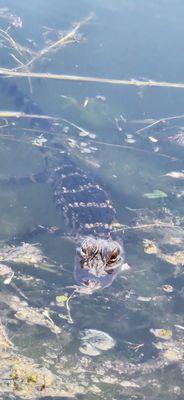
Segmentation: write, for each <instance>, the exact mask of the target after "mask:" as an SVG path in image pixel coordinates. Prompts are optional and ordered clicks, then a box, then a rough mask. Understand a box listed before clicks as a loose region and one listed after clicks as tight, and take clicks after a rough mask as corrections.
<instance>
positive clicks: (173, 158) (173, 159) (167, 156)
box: [93, 140, 179, 161]
mask: <svg viewBox="0 0 184 400" xmlns="http://www.w3.org/2000/svg"><path fill="white" fill-rule="evenodd" d="M93 143H97V144H100V145H103V146H111V147H117V148H122V149H128V150H132V151H138V152H141V153H147V154H154V155H157V156H160V157H165V158H169V159H170V160H172V161H176V160H179V159H178V158H176V157H172V156H169V155H167V154H164V153H159V152H157V153H154V152H153V151H149V150H145V149H140V148H138V147H130V146H127V145H124V144H115V143H107V142H100V141H98V140H93Z"/></svg>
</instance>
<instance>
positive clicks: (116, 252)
mask: <svg viewBox="0 0 184 400" xmlns="http://www.w3.org/2000/svg"><path fill="white" fill-rule="evenodd" d="M119 253H120V249H119V248H118V247H116V248H115V249H114V250H113V251H112V253H111V255H110V257H109V260H108V262H109V263H113V262H115V261H116V259H117V257H118V256H119Z"/></svg>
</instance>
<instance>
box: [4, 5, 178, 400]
mask: <svg viewBox="0 0 184 400" xmlns="http://www.w3.org/2000/svg"><path fill="white" fill-rule="evenodd" d="M94 19H95V15H94V14H92V13H89V15H88V16H87V17H86V18H81V21H79V22H76V23H74V24H72V27H71V28H70V29H69V30H67V31H66V30H61V29H57V28H56V27H46V26H44V27H42V29H41V37H42V40H40V41H38V42H36V41H35V40H33V39H32V38H26V37H25V36H24V35H25V31H23V27H24V19H23V18H22V17H19V16H17V15H16V13H14V12H13V11H11V10H10V9H8V8H7V7H3V8H1V9H0V22H2V28H1V29H0V45H1V49H2V50H3V52H4V54H5V56H6V57H5V56H4V58H5V60H6V64H7V68H5V67H4V66H2V67H1V66H0V88H1V93H2V97H3V103H2V105H3V106H2V107H1V108H2V109H1V110H0V123H1V125H0V142H1V146H0V151H1V156H2V157H1V163H2V170H1V176H0V186H1V188H2V192H3V195H6V194H7V193H8V194H9V197H6V196H5V200H3V197H2V200H1V203H2V204H1V207H2V208H1V214H2V221H5V224H7V225H8V226H10V228H9V232H10V233H9V236H8V239H7V241H6V240H5V232H3V223H2V221H1V240H2V242H1V243H0V289H1V290H0V358H1V363H0V396H2V398H3V397H4V396H7V398H9V397H11V398H20V399H33V398H34V399H35V398H53V399H54V398H57V397H59V398H67V399H68V398H75V399H77V398H85V399H90V400H91V399H94V398H95V397H98V398H99V399H104V400H108V399H109V400H111V399H116V400H119V399H131V400H134V399H140V400H144V399H148V398H149V399H150V400H157V399H167V400H175V399H179V400H180V399H181V398H182V397H181V396H182V395H183V388H182V386H183V376H184V363H183V360H184V338H183V333H184V324H183V305H184V292H183V283H184V281H183V265H184V249H183V243H184V230H183V227H184V217H183V196H184V193H183V186H182V185H183V179H184V165H183V143H184V140H183V137H184V134H183V132H184V130H183V127H182V121H183V118H184V116H183V115H175V116H172V117H168V116H167V117H164V116H163V117H162V118H159V117H155V118H153V117H152V118H148V117H147V116H146V115H144V117H145V118H144V117H143V118H144V119H142V118H140V119H136V118H137V117H136V118H135V119H132V117H131V118H130V117H129V116H128V113H126V111H125V110H124V106H123V107H122V104H120V105H119V106H117V104H116V102H115V101H114V99H113V100H111V99H109V98H108V96H105V95H104V93H103V89H102V86H100V85H102V84H105V85H109V86H111V85H114V84H116V85H117V86H118V87H120V85H127V86H128V87H129V86H134V87H135V88H136V86H137V87H139V88H140V91H142V90H143V87H145V86H146V87H149V86H150V87H151V86H155V87H160V88H164V87H167V88H168V90H169V88H172V87H174V88H175V90H176V89H177V88H178V89H179V88H180V89H181V88H182V85H183V84H177V83H176V84H174V83H173V84H172V83H169V82H157V81H152V80H148V79H147V80H142V81H141V80H140V79H127V80H126V79H125V80H121V79H119V80H112V79H109V78H103V77H101V78H93V77H90V76H82V75H81V76H80V75H66V74H60V73H58V74H56V73H53V74H52V73H50V72H45V71H44V72H41V71H42V70H44V69H46V70H49V66H50V65H52V61H53V60H54V57H56V56H58V55H59V54H60V51H63V50H64V49H66V48H67V51H69V49H70V50H71V51H72V49H73V46H81V47H82V46H83V45H84V43H85V40H86V35H87V34H88V27H89V26H90V28H91V27H92V26H91V24H93V20H94ZM95 23H96V20H95ZM5 25H6V26H5ZM83 31H84V32H85V36H83V34H82V32H83ZM21 32H22V34H21ZM40 43H41V44H40ZM61 55H62V53H61ZM18 77H19V78H21V79H23V78H24V79H25V82H26V85H27V86H25V87H24V85H23V84H22V81H19V80H18ZM39 78H42V79H43V82H44V84H45V85H46V84H47V83H46V82H47V80H51V79H58V87H59V82H62V84H64V82H63V81H66V82H70V81H72V82H73V85H74V83H75V82H77V84H79V85H80V84H81V82H87V83H88V84H90V85H92V84H96V85H97V86H96V90H94V91H90V89H89V87H86V89H85V90H86V93H85V94H84V87H83V90H81V92H80V90H79V91H78V92H77V93H72V90H71V94H70V93H69V90H66V88H65V86H64V85H63V87H62V88H61V91H60V92H59V93H60V94H59V97H58V99H57V102H58V103H59V106H58V110H59V109H61V110H62V115H60V114H59V113H58V112H56V114H57V115H55V114H54V115H53V112H48V109H47V111H45V109H44V107H43V106H42V104H41V105H40V102H39V101H37V97H38V93H37V92H36V93H37V95H35V88H36V87H37V86H36V85H37V84H39V85H40V81H39V82H38V81H35V80H36V79H39ZM66 82H65V84H66ZM22 87H24V89H22ZM79 88H81V86H79ZM65 90H66V94H65ZM38 91H41V86H39V90H38ZM54 94H55V93H54V90H53V101H54V102H55V101H56V100H55V98H54ZM135 95H137V92H136V93H135ZM140 95H142V92H141V94H140V92H139V94H138V96H140ZM143 95H144V94H143ZM34 99H35V100H34ZM4 101H5V106H4ZM8 101H9V103H10V104H11V110H9V109H8V107H7V104H8ZM43 103H44V101H43ZM113 103H114V104H113ZM5 107H6V108H5ZM4 108H5V109H4ZM17 143H18V145H19V147H18V149H19V151H18V152H17V153H16V154H15V156H16V157H17V159H18V162H19V159H20V164H21V156H22V154H21V153H23V152H24V149H25V147H24V146H27V147H26V148H28V149H29V148H30V149H31V152H33V153H31V154H34V155H35V159H34V160H37V159H39V160H40V159H41V162H38V165H37V166H36V167H35V165H33V164H34V162H33V160H32V162H30V159H29V151H28V157H27V160H26V163H27V164H28V165H29V163H30V170H31V173H30V175H29V176H28V177H27V176H25V173H24V169H25V167H27V165H26V166H25V165H24V163H22V165H21V168H20V173H19V175H20V176H17V174H15V173H14V167H15V166H14V165H11V168H7V165H8V162H7V160H6V162H7V164H6V162H5V163H4V164H5V165H3V162H2V159H3V155H4V153H6V151H7V154H8V155H7V158H8V161H9V158H11V155H12V156H13V154H14V152H15V147H14V145H15V144H17ZM9 154H10V156H9ZM66 154H67V157H69V158H65V159H66V160H67V162H68V159H70V160H71V164H70V167H71V165H72V166H73V164H76V166H77V172H78V175H79V177H80V179H81V180H82V179H84V182H79V183H78V185H79V186H80V185H81V191H82V190H83V186H82V185H83V183H84V184H85V183H86V181H85V179H86V176H90V179H91V181H90V183H91V184H93V182H94V180H95V185H97V189H98V190H96V192H95V193H96V197H97V195H99V197H100V195H101V196H104V195H105V194H106V193H107V198H106V197H105V201H107V202H108V206H109V205H110V206H111V198H112V199H113V200H115V201H114V204H115V207H116V209H117V218H116V220H113V221H111V220H110V222H111V224H109V226H108V227H107V229H108V231H109V232H110V234H112V236H113V235H115V237H118V238H120V241H121V240H122V241H123V242H124V246H125V264H124V265H123V266H122V268H121V270H119V271H118V275H117V278H116V279H115V280H114V282H113V283H112V284H111V285H109V286H108V287H105V285H104V286H103V285H102V284H99V285H98V287H97V286H96V282H95V281H92V282H90V283H91V284H90V285H89V282H88V281H87V280H86V281H87V283H86V286H85V285H81V284H80V281H79V282H78V284H76V282H75V278H74V276H73V263H74V260H73V255H74V253H75V250H74V248H76V246H77V244H79V243H78V242H79V241H80V237H79V236H80V235H79V227H77V222H76V221H74V217H73V216H74V213H73V214H72V213H71V214H72V217H73V219H72V218H70V217H71V215H70V214H68V215H69V219H71V220H72V222H73V226H75V227H77V228H76V229H75V231H74V232H73V231H72V232H71V230H69V228H68V226H67V224H66V223H65V221H63V219H62V216H61V222H60V214H59V211H58V209H59V207H60V204H59V201H58V204H57V208H56V211H53V209H55V208H54V206H53V208H52V204H53V198H52V197H53V192H52V190H51V181H52V178H53V175H54V173H55V172H56V173H57V169H58V170H59V168H60V167H61V165H60V164H61V160H63V159H64V157H65V155H66ZM62 157H63V158H62ZM49 163H50V165H51V166H52V167H53V170H54V172H53V173H51V174H50V176H49V179H48V181H47V182H45V180H44V178H45V175H46V172H45V171H47V170H46V167H47V166H48V164H49ZM59 163H60V164H59ZM3 168H4V169H3ZM32 168H33V169H34V168H35V169H34V171H32ZM36 168H37V169H36ZM9 169H11V170H12V172H13V174H12V176H9ZM15 169H16V168H15ZM4 170H5V172H4ZM35 170H36V172H35ZM55 170H56V171H55ZM79 170H80V171H84V174H83V175H82V174H81V172H80V174H79ZM101 181H103V183H104V191H103V190H101V187H102V188H103V186H102V185H101ZM69 182H71V181H69ZM96 182H97V183H96ZM88 183H89V181H88ZM29 184H30V185H29ZM30 186H32V187H33V189H32V188H31V189H30ZM60 186H61V185H60V182H59V180H58V181H57V185H56V189H57V190H58V192H59V190H60V189H61V188H60ZM34 187H36V189H34ZM39 190H40V192H39ZM42 190H43V192H42ZM66 191H67V188H66ZM23 192H24V193H23ZM55 195H56V194H55ZM21 196H22V197H23V196H25V197H23V201H22V203H21V200H20V199H22V197H21ZM108 196H109V197H108ZM7 198H8V199H10V200H7ZM35 198H36V200H37V202H36V201H35ZM58 199H59V197H58ZM58 199H57V200H58ZM16 200H17V202H18V203H19V202H20V204H21V206H20V207H22V208H21V212H20V211H19V212H18V213H17V219H16V218H15V216H14V214H11V210H12V209H14V207H15V213H16V206H15V203H16ZM90 200H91V199H90ZM97 200H98V199H97V198H95V199H94V202H93V204H92V205H91V204H90V201H89V206H90V207H91V206H92V207H93V206H94V203H95V201H96V202H97ZM8 201H9V203H8ZM5 203H7V204H5ZM9 204H10V206H9ZM68 204H69V201H68ZM71 204H72V202H71ZM95 204H97V205H98V202H97V203H95ZM37 205H38V208H37ZM80 205H81V203H80ZM8 206H9V208H8V211H7V208H6V207H8ZM75 206H76V208H77V207H78V203H77V204H75ZM47 207H48V209H47ZM49 207H50V208H49ZM81 207H83V202H82V205H81ZM42 208H43V210H42ZM60 208H61V207H60ZM35 209H37V211H35ZM50 209H51V211H50ZM65 211H66V210H65ZM97 211H98V210H97ZM54 212H55V214H54ZM24 213H25V214H24ZM50 213H51V214H50ZM43 214H46V216H45V215H44V216H43ZM12 215H13V217H14V221H15V222H14V224H15V226H13V228H12V230H11V227H12V225H13V222H12V221H11V218H12ZM22 215H23V217H22ZM27 215H28V217H29V218H30V220H29V224H28V225H29V226H30V235H29V232H27V230H26V231H25V235H24V234H23V235H22V230H23V229H20V231H21V234H20V232H19V227H20V226H19V219H21V218H26V216H27ZM40 215H41V216H40ZM82 215H83V216H84V217H85V213H84V214H82ZM110 215H111V214H110ZM47 217H48V221H47ZM93 217H94V215H93ZM42 219H43V220H42ZM38 220H39V221H38ZM17 221H18V222H17ZM30 221H31V222H30ZM35 221H36V227H35ZM53 221H54V223H53V224H52V225H50V222H53ZM106 222H107V221H106ZM11 223H12V225H11ZM37 223H38V224H37ZM90 223H91V221H90ZM90 223H88V226H86V228H87V229H88V228H91V225H90ZM57 224H58V225H59V227H58V226H57ZM107 225H108V224H107ZM37 228H38V229H37ZM100 228H101V227H100ZM26 229H27V228H26ZM64 230H65V232H66V233H67V235H66V236H65V237H64V235H63V236H62V233H63V232H64ZM73 233H74V234H73ZM3 234H4V235H3ZM59 234H61V237H60V236H59ZM118 235H119V236H118ZM6 237H7V236H6ZM83 247H84V246H83ZM82 249H83V250H86V251H87V250H88V252H90V250H89V249H84V248H82ZM92 250H94V254H92V259H95V255H96V253H95V251H96V248H95V249H94V248H93V249H92ZM113 250H114V259H113V258H112V260H111V261H112V262H114V261H115V260H116V258H117V256H119V254H118V253H117V254H116V251H115V249H113ZM105 255H106V257H107V258H108V257H109V254H108V252H107V254H105ZM83 256H84V259H85V257H86V253H85V251H83ZM103 256H104V254H103ZM108 262H109V264H110V257H109V258H108ZM109 264H108V265H109ZM94 269H95V267H94ZM108 270H109V271H110V274H109V277H110V278H111V274H112V268H111V267H109V269H108ZM109 281H110V282H111V279H110V280H109ZM93 284H94V286H93ZM102 288H103V290H102ZM95 289H96V290H95Z"/></svg>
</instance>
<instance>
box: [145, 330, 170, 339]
mask: <svg viewBox="0 0 184 400" xmlns="http://www.w3.org/2000/svg"><path fill="white" fill-rule="evenodd" d="M150 332H151V333H153V335H154V336H156V337H158V338H160V339H164V340H169V339H171V337H172V331H171V330H170V329H150Z"/></svg>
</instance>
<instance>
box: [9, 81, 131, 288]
mask: <svg viewBox="0 0 184 400" xmlns="http://www.w3.org/2000/svg"><path fill="white" fill-rule="evenodd" d="M3 90H4V91H5V92H6V93H7V94H9V95H10V96H14V97H15V104H16V106H19V109H21V111H24V112H26V113H29V114H35V113H36V114H43V113H42V111H41V109H40V108H39V107H38V106H37V104H36V103H35V102H33V101H32V100H31V98H30V97H29V96H27V95H24V94H23V93H22V92H21V91H20V89H19V88H18V87H17V85H16V84H15V83H9V84H8V85H7V87H6V86H5V83H4V82H3ZM35 122H36V126H38V127H39V129H40V128H41V129H44V130H45V129H47V130H49V131H52V126H51V125H49V124H51V123H50V122H49V121H44V120H43V119H37V120H36V121H35V120H33V121H31V124H33V123H34V124H35ZM43 124H44V125H43ZM46 124H48V125H47V126H46ZM45 159H46V170H45V171H44V172H43V173H38V174H37V175H35V176H34V177H33V176H32V177H29V178H20V179H19V181H20V182H22V183H29V182H33V181H37V182H43V181H49V182H51V184H52V187H53V192H54V199H55V202H56V204H57V207H58V208H59V209H60V211H61V212H62V213H63V215H64V218H65V221H66V223H67V226H68V228H70V234H71V236H72V235H76V234H77V236H79V237H81V238H82V243H81V245H80V246H79V247H78V248H77V251H76V257H75V267H74V276H75V279H76V281H77V283H78V284H80V285H81V286H82V287H83V288H84V290H85V288H86V290H87V291H88V292H93V291H94V290H97V289H99V288H104V287H107V286H109V285H110V284H111V283H112V281H113V280H114V278H115V277H116V276H117V274H118V272H119V271H120V268H121V266H122V264H123V260H124V256H123V248H122V246H121V245H120V244H119V243H118V242H117V241H114V240H112V238H111V230H112V224H113V223H114V222H115V220H116V213H115V210H114V208H113V206H112V204H111V201H110V200H109V197H108V195H107V193H106V191H105V190H104V188H103V187H101V186H100V185H99V184H98V183H97V182H96V180H95V179H94V178H93V177H92V176H91V174H90V176H89V175H87V174H86V173H84V172H83V171H82V170H80V169H79V168H78V167H77V166H76V164H75V163H74V161H73V160H72V158H71V155H70V154H69V153H68V152H67V150H66V149H65V148H64V147H63V149H62V152H60V155H59V163H58V159H57V161H56V162H55V160H54V162H53V159H54V157H53V159H51V157H50V158H49V157H46V158H45ZM10 181H11V182H17V179H16V178H13V179H10ZM40 228H42V227H40ZM43 229H44V227H43ZM33 231H36V229H35V230H33ZM47 231H49V232H56V233H61V232H60V231H61V230H60V229H55V228H53V229H52V228H47Z"/></svg>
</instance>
